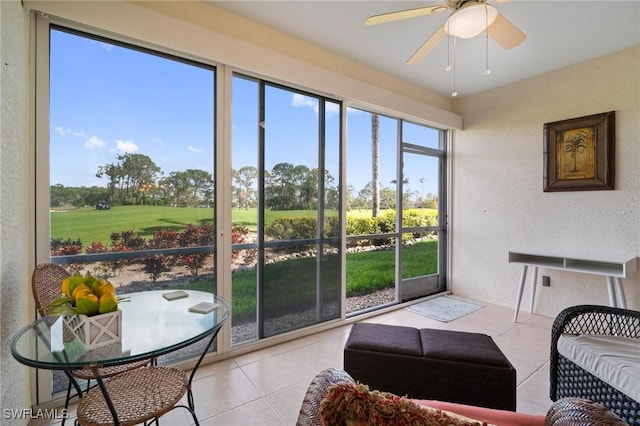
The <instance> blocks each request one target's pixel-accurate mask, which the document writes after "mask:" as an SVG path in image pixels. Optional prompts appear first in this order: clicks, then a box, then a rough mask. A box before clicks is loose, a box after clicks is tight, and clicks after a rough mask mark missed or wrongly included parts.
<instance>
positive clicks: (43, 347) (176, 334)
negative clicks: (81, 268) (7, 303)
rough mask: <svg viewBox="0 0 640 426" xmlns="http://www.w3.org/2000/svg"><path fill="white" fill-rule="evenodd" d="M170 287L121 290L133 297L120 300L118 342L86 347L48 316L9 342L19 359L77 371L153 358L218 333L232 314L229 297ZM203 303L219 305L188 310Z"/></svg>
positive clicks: (127, 295) (50, 367) (58, 318)
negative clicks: (176, 294)
mask: <svg viewBox="0 0 640 426" xmlns="http://www.w3.org/2000/svg"><path fill="white" fill-rule="evenodd" d="M172 291H173V290H154V291H145V292H137V293H129V294H123V295H122V296H123V297H127V298H129V300H128V301H126V302H121V303H119V304H118V308H119V309H120V310H121V311H122V331H121V341H119V342H115V343H111V344H108V345H104V346H101V347H98V348H95V349H91V350H85V349H84V348H83V347H82V346H79V345H78V344H77V342H76V343H74V342H73V340H72V341H71V342H69V341H68V340H69V339H65V338H64V337H63V335H64V333H63V317H61V316H49V317H43V318H40V319H38V320H36V321H34V322H33V323H31V324H29V325H27V326H25V327H23V328H22V329H21V330H20V331H18V333H17V334H16V335H15V337H14V338H13V342H12V344H11V353H12V354H13V356H14V358H15V359H16V360H17V361H19V362H20V363H22V364H25V365H28V366H31V367H36V368H44V369H49V370H75V369H82V368H87V367H92V366H100V367H106V366H112V365H119V364H125V363H130V362H134V361H137V360H144V359H149V358H155V357H158V356H160V355H164V354H167V353H170V352H173V351H176V350H178V349H181V348H183V347H185V346H188V345H190V344H192V343H195V342H197V341H199V340H202V339H204V338H205V337H207V336H209V335H211V334H213V335H214V337H215V335H216V334H217V332H218V331H219V330H220V328H221V327H222V325H223V324H224V322H225V321H226V319H227V318H228V316H229V305H228V304H227V302H226V301H225V300H224V299H222V298H221V297H219V296H216V295H214V294H212V293H208V292H203V291H195V290H184V291H185V293H186V294H187V297H183V298H180V299H175V300H167V299H165V298H164V297H163V295H164V294H166V293H169V292H172ZM200 302H210V303H213V304H214V306H215V309H213V311H211V312H209V313H206V314H203V313H197V312H191V311H189V308H190V307H192V306H194V305H196V304H198V303H200ZM65 340H66V342H65ZM212 340H213V339H212ZM207 348H208V347H207ZM202 355H204V354H202Z"/></svg>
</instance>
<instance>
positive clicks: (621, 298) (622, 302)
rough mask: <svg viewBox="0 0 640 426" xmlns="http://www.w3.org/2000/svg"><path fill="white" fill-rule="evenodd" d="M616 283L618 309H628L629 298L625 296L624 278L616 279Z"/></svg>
mask: <svg viewBox="0 0 640 426" xmlns="http://www.w3.org/2000/svg"><path fill="white" fill-rule="evenodd" d="M614 280H615V282H616V294H617V295H618V307H619V308H624V309H627V297H626V296H625V295H624V285H623V284H622V278H618V277H616V278H614Z"/></svg>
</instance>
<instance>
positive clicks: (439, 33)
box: [407, 25, 447, 65]
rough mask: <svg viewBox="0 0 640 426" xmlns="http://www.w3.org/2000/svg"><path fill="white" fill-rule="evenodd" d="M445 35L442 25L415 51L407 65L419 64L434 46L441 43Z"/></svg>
mask: <svg viewBox="0 0 640 426" xmlns="http://www.w3.org/2000/svg"><path fill="white" fill-rule="evenodd" d="M446 35H447V32H446V31H445V30H444V25H442V26H441V27H440V28H438V29H437V30H436V32H435V33H433V34H432V35H431V37H429V38H428V39H427V41H425V42H424V43H423V44H422V46H420V47H419V48H418V50H416V52H415V53H414V54H413V55H412V56H411V57H410V58H409V60H408V61H407V64H409V65H413V64H416V63H418V62H420V61H421V60H422V59H423V58H424V57H425V56H427V54H428V53H429V52H431V49H433V48H434V47H436V45H437V44H438V43H440V42H441V41H442V39H443V38H444V37H445V36H446Z"/></svg>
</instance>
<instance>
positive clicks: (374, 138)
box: [371, 114, 380, 217]
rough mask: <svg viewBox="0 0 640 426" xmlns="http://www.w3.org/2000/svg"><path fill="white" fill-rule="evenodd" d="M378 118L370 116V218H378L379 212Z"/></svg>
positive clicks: (376, 115)
mask: <svg viewBox="0 0 640 426" xmlns="http://www.w3.org/2000/svg"><path fill="white" fill-rule="evenodd" d="M379 165H380V116H378V114H371V192H372V197H371V198H372V204H373V205H372V206H371V216H372V217H378V211H379V210H380V171H379Z"/></svg>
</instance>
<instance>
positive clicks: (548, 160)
mask: <svg viewBox="0 0 640 426" xmlns="http://www.w3.org/2000/svg"><path fill="white" fill-rule="evenodd" d="M614 145H615V111H609V112H603V113H600V114H594V115H589V116H586V117H579V118H570V119H568V120H562V121H556V122H553V123H545V125H544V191H545V192H553V191H593V190H606V189H615V182H614V181H615V170H614V169H615V159H614V156H615V146H614Z"/></svg>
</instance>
